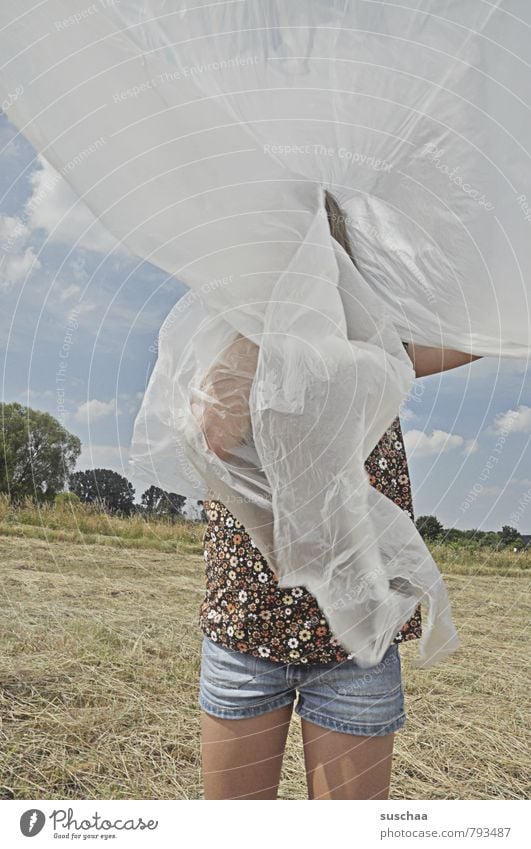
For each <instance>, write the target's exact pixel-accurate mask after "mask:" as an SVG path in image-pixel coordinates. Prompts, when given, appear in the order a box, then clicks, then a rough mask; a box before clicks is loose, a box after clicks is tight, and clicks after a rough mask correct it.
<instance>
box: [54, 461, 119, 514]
mask: <svg viewBox="0 0 531 849" xmlns="http://www.w3.org/2000/svg"><path fill="white" fill-rule="evenodd" d="M68 483H69V488H70V491H71V492H75V494H76V495H78V496H79V498H80V500H81V501H83V502H84V503H85V504H101V505H103V506H104V507H105V509H106V510H108V511H109V512H110V513H122V514H124V515H126V516H128V515H130V514H131V513H132V512H133V510H134V497H135V490H134V488H133V485H132V484H131V483H129V481H128V480H127V478H124V477H123V475H119V474H118V472H113V471H112V470H111V469H86V470H85V471H84V472H74V473H73V474H71V475H70V478H69V482H68Z"/></svg>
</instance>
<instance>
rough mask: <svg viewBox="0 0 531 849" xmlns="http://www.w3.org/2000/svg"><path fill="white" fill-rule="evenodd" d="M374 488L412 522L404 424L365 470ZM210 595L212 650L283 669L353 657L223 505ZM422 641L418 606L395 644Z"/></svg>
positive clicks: (210, 525)
mask: <svg viewBox="0 0 531 849" xmlns="http://www.w3.org/2000/svg"><path fill="white" fill-rule="evenodd" d="M365 469H366V471H367V474H368V476H369V483H370V484H371V485H372V486H375V487H376V488H377V489H379V490H381V492H383V493H384V495H386V496H387V497H388V498H391V499H392V500H393V501H394V502H395V503H396V504H398V506H399V507H401V508H402V509H403V510H405V511H406V512H407V513H408V515H409V516H411V518H412V519H413V518H414V516H413V504H412V497H411V484H410V479H409V472H408V466H407V458H406V453H405V448H404V440H403V436H402V429H401V425H400V419H399V417H398V416H397V418H396V419H395V420H394V422H393V423H392V424H391V426H390V428H389V429H388V430H387V431H386V433H385V434H384V435H383V437H382V438H381V440H380V441H379V442H378V444H377V445H376V446H375V448H374V449H373V451H372V452H371V454H370V455H369V457H368V459H367V460H366V462H365ZM204 507H205V510H206V513H207V519H208V522H207V527H206V530H205V534H204V537H203V547H204V559H205V564H206V592H205V596H204V599H203V601H202V604H201V607H200V611H199V620H198V624H199V626H200V628H201V629H202V631H203V632H204V633H205V634H206V635H207V636H208V637H210V639H211V640H214V642H218V643H220V644H221V645H224V646H226V647H227V648H232V649H236V650H237V651H243V652H250V653H251V654H253V655H256V656H258V657H263V658H269V659H270V660H275V661H279V662H282V663H308V664H309V663H330V662H337V661H341V660H345V659H348V658H350V657H352V655H351V654H349V653H348V652H347V650H346V649H344V648H343V646H342V645H341V644H340V642H339V641H338V640H337V638H336V637H334V635H333V634H332V632H331V631H330V628H329V625H328V622H327V620H326V617H325V616H324V614H323V612H322V611H321V610H320V608H319V606H318V604H317V601H316V599H315V596H313V595H312V594H311V593H309V592H308V591H307V590H306V589H305V588H304V587H291V588H290V589H281V588H280V587H279V586H278V580H277V577H276V575H275V573H274V572H273V570H272V569H271V567H270V566H269V564H268V563H267V561H266V559H265V557H264V556H263V555H262V554H261V552H260V551H259V549H258V548H257V547H256V545H255V543H254V542H253V540H252V539H251V537H250V536H249V534H248V533H247V532H246V530H245V528H244V527H243V525H242V524H241V522H239V521H238V519H236V517H235V516H233V515H232V513H231V512H230V511H229V509H228V508H227V507H226V506H225V505H224V504H222V503H221V502H220V501H218V500H215V499H211V500H208V501H205V502H204ZM421 634H422V622H421V609H420V604H419V605H418V606H417V608H416V610H415V612H414V613H413V615H412V617H411V618H410V619H409V620H408V621H407V622H405V623H404V625H403V626H402V628H401V629H400V631H399V632H398V633H397V634H396V636H395V638H394V640H393V642H395V643H401V642H404V641H406V640H414V639H417V638H419V637H420V636H421Z"/></svg>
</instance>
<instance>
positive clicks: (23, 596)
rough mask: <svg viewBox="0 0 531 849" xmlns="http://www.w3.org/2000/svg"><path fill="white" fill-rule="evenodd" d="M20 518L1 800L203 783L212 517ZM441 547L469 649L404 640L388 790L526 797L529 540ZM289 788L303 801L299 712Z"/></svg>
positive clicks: (6, 537) (174, 795) (287, 768)
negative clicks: (206, 555)
mask: <svg viewBox="0 0 531 849" xmlns="http://www.w3.org/2000/svg"><path fill="white" fill-rule="evenodd" d="M22 512H24V511H22ZM26 512H28V511H26ZM53 516H54V514H53V511H49V516H48V519H49V520H51V519H52V518H53ZM21 518H24V517H21V515H20V514H19V515H14V514H13V513H12V512H11V513H9V515H8V514H7V512H6V513H4V515H0V563H1V572H2V582H1V587H2V610H1V619H0V623H1V624H0V642H1V652H0V654H1V659H0V715H1V720H2V722H1V728H0V735H1V745H0V798H4V799H24V798H56V799H57V798H60V799H67V798H68V799H85V798H88V799H105V798H115V799H198V798H202V785H201V769H200V735H199V729H200V709H199V706H198V704H197V693H198V677H199V662H200V644H201V637H202V634H201V631H200V629H199V627H198V624H197V616H198V611H199V605H200V602H201V599H202V595H203V588H204V566H203V559H202V553H201V539H202V535H203V532H204V525H202V524H201V523H184V522H183V523H179V524H177V525H175V526H173V527H172V526H171V525H164V526H163V523H160V527H156V525H157V523H154V524H151V527H150V529H149V531H148V530H145V531H144V532H143V533H142V534H137V536H136V537H135V536H132V535H131V534H128V533H127V528H126V527H125V525H126V524H127V521H128V520H113V522H112V523H111V524H112V527H110V525H109V523H108V522H107V521H106V520H105V518H102V517H99V519H98V522H100V523H102V527H97V526H96V520H94V524H95V527H90V521H89V518H90V517H89V518H86V522H87V523H88V525H89V527H86V528H85V529H79V527H74V526H69V522H70V519H69V518H68V517H66V518H64V520H63V521H62V522H61V521H60V520H57V521H55V519H54V521H53V522H52V521H48V525H47V524H46V517H45V516H43V515H42V514H41V516H40V522H39V521H34V522H31V521H29V520H28V517H27V516H26V521H20V519H21ZM78 518H79V517H78ZM120 522H122V527H123V535H122V534H121V533H120V524H119V523H120ZM76 524H77V525H78V524H79V522H78V521H77V520H74V519H72V522H71V523H70V525H76ZM143 524H144V525H145V524H146V523H143ZM54 525H55V526H54ZM105 528H106V530H105ZM65 537H66V538H65ZM102 537H103V538H105V537H107V539H102ZM443 549H444V547H443V546H437V547H435V549H434V554H435V557H436V559H437V562H438V563H440V564H441V569H442V570H443V572H444V574H445V578H446V582H447V586H448V589H449V592H450V594H451V598H452V604H453V611H454V620H455V622H456V624H457V626H458V629H459V633H460V637H461V641H462V647H461V648H460V649H459V650H458V652H456V653H455V654H454V655H453V656H452V657H451V658H449V659H447V660H446V661H444V662H443V663H442V664H440V665H438V666H436V667H435V668H434V669H431V670H417V669H415V668H414V667H413V666H412V664H411V658H412V657H413V656H414V654H415V652H416V647H415V644H414V643H412V644H410V645H403V646H402V648H401V657H402V664H403V670H404V681H405V690H406V710H407V713H408V722H407V723H406V726H405V728H404V730H402V731H401V732H399V733H398V734H397V737H396V744H395V763H394V774H393V783H392V787H391V798H396V799H522V798H529V783H528V754H527V753H528V751H529V737H528V735H529V723H528V712H529V710H528V673H529V631H528V623H529V608H528V602H527V597H528V590H529V574H530V572H529V566H530V558H531V553H530V552H529V551H527V552H522V553H515V554H513V553H512V552H505V553H503V554H502V553H499V554H493V553H490V554H487V553H485V552H483V553H478V552H476V553H474V555H473V556H471V555H469V554H466V555H465V554H463V555H462V558H461V560H462V562H460V557H459V553H458V552H456V551H453V550H452V551H445V550H443ZM279 797H280V798H281V799H304V798H306V786H305V780H304V761H303V750H302V742H301V736H300V727H299V724H298V718H297V717H296V716H295V715H294V717H293V722H292V725H291V730H290V734H289V740H288V748H287V752H286V757H285V761H284V767H283V773H282V780H281V785H280V793H279Z"/></svg>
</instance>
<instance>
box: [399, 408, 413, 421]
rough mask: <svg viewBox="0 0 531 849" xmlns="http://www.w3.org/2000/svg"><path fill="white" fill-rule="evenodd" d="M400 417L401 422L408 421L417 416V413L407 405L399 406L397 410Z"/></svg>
mask: <svg viewBox="0 0 531 849" xmlns="http://www.w3.org/2000/svg"><path fill="white" fill-rule="evenodd" d="M399 414H400V419H401V421H403V422H410V421H412V420H413V419H416V418H417V414H416V413H414V412H413V410H410V409H409V407H401V408H400V410H399Z"/></svg>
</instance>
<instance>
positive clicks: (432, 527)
mask: <svg viewBox="0 0 531 849" xmlns="http://www.w3.org/2000/svg"><path fill="white" fill-rule="evenodd" d="M415 524H416V526H417V530H418V532H419V534H420V535H421V536H422V538H423V539H425V540H426V539H427V540H432V541H433V540H435V539H437V537H439V536H440V535H441V534H442V533H443V531H444V528H443V526H442V525H441V523H440V522H439V520H438V519H437V518H436V517H435V516H419V518H418V519H417V521H416V522H415Z"/></svg>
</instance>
